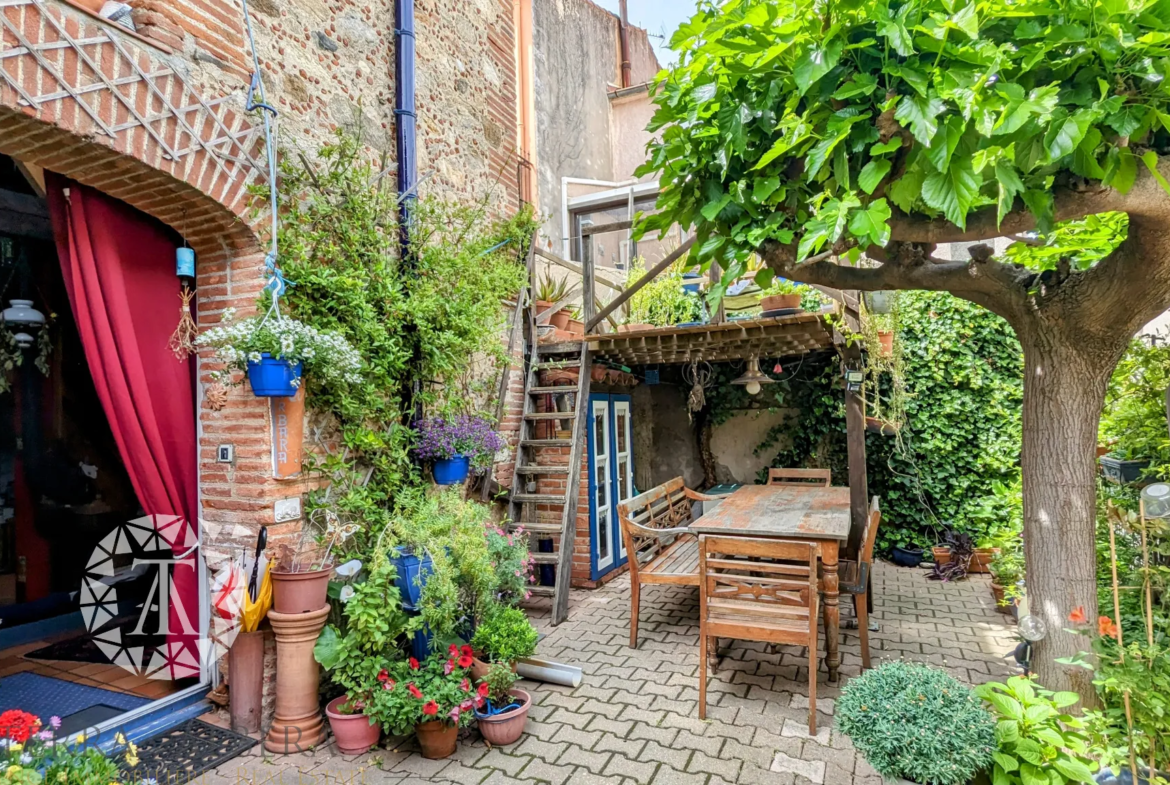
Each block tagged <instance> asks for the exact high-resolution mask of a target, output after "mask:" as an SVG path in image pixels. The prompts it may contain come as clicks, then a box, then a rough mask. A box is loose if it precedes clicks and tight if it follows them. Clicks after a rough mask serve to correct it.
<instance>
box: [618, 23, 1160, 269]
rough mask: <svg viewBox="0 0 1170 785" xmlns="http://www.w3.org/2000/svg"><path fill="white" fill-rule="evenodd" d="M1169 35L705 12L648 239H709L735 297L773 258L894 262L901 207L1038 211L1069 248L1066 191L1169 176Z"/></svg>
mask: <svg viewBox="0 0 1170 785" xmlns="http://www.w3.org/2000/svg"><path fill="white" fill-rule="evenodd" d="M1166 26H1167V13H1166V11H1165V9H1164V8H1163V7H1162V5H1161V4H1158V3H1151V2H1148V1H1147V0H1116V1H1115V2H1099V3H1089V2H1058V0H986V1H985V2H979V3H975V2H965V1H964V0H893V1H890V0H854V1H853V2H846V3H820V4H814V5H809V4H807V3H802V2H798V1H797V0H724V1H723V2H710V3H704V4H703V5H701V6H700V8H699V10H698V13H697V14H695V16H694V17H693V18H692V19H691V20H690V21H689V22H687V23H684V24H683V25H682V26H681V27H680V28H679V29H678V31H677V32H676V33H675V34H674V36H673V38H672V39H671V46H672V47H673V48H674V49H675V51H676V52H678V55H679V59H678V64H677V65H676V66H674V67H673V68H671V69H668V70H666V71H664V72H662V74H660V75H659V77H658V80H657V83H656V90H655V98H654V101H655V103H656V104H657V111H656V113H655V116H654V119H653V121H652V123H651V125H650V131H651V132H653V133H656V134H658V137H657V139H658V140H659V141H656V142H654V143H652V145H651V150H650V159H649V161H648V162H647V164H646V165H645V166H643V167H642V168H641V169H640V170H639V172H638V174H639V175H646V174H658V175H659V177H660V180H659V182H660V185H661V192H660V196H659V202H658V206H659V208H660V210H659V212H658V213H656V214H654V215H652V216H650V217H648V218H646V219H645V222H644V225H643V226H644V229H646V230H648V231H662V230H665V229H667V228H668V227H670V226H672V225H673V224H675V223H678V224H680V225H682V226H683V227H684V228H687V229H690V228H692V227H693V228H694V229H695V231H696V235H697V238H698V242H697V243H696V246H695V247H696V249H698V250H697V251H696V252H695V254H694V255H695V256H697V257H698V259H699V261H700V262H702V263H704V264H705V263H707V262H709V261H711V260H713V259H715V260H718V261H719V263H720V265H721V266H722V268H723V269H724V270H725V276H724V282H730V281H732V280H734V279H735V278H736V277H738V276H740V275H741V274H742V273H743V270H744V267H745V265H746V263H747V258H748V255H749V254H750V253H752V252H754V251H757V250H758V249H760V248H761V246H762V245H763V244H764V243H766V242H767V241H774V242H779V243H782V244H790V243H791V244H795V245H797V246H798V250H797V256H798V258H806V257H808V256H811V255H813V254H817V253H819V252H821V251H823V250H826V249H832V250H833V251H834V252H836V253H845V252H847V251H850V250H851V249H861V250H864V248H865V247H867V246H869V245H871V244H874V245H884V244H885V243H886V241H887V240H888V238H889V236H890V219H891V215H892V212H893V208H895V207H896V208H897V209H898V210H899V211H901V212H902V213H906V214H910V215H911V216H914V217H919V218H930V219H935V218H937V219H940V220H942V219H945V220H946V221H948V222H950V223H952V224H954V225H956V226H959V227H966V225H967V220H968V218H969V216H970V215H971V214H972V212H974V211H976V210H979V209H982V208H986V209H987V210H989V211H990V212H991V213H993V214H994V215H996V216H997V217H998V219H999V220H1002V219H1003V217H1004V215H1006V214H1007V213H1008V212H1010V211H1013V210H1018V209H1021V207H1022V208H1023V209H1027V210H1028V211H1030V212H1031V213H1032V214H1034V215H1035V216H1036V218H1037V221H1038V225H1039V226H1040V228H1041V230H1042V231H1044V232H1047V231H1050V230H1051V229H1052V226H1053V222H1054V218H1055V216H1054V211H1053V198H1052V188H1053V184H1054V182H1055V181H1056V180H1058V179H1068V178H1072V177H1075V178H1081V179H1083V180H1087V181H1089V182H1091V183H1092V184H1093V185H1094V186H1096V185H1098V184H1102V185H1105V186H1110V187H1113V188H1116V189H1118V190H1120V191H1122V192H1125V191H1128V190H1129V188H1130V187H1131V186H1132V185H1133V183H1134V180H1135V177H1136V175H1137V172H1138V169H1139V167H1140V168H1147V167H1148V168H1150V169H1152V170H1153V169H1154V168H1155V167H1156V165H1157V162H1158V156H1159V155H1160V154H1161V153H1162V151H1163V150H1164V149H1165V147H1166V144H1167V130H1166V129H1167V128H1170V114H1167V108H1168V107H1167V102H1168V94H1167V91H1166V89H1165V83H1164V77H1165V76H1166V72H1167V70H1170V60H1167V57H1166V55H1167V51H1168V48H1167V41H1166V37H1165V29H1166ZM761 186H763V187H761ZM1100 228H1101V227H1095V228H1090V229H1088V230H1087V231H1089V232H1090V233H1093V232H1096V231H1097V230H1098V229H1100ZM1112 228H1117V227H1116V226H1114V227H1112ZM1115 240H1116V237H1114V238H1113V239H1109V240H1106V242H1114V241H1115ZM1074 247H1079V246H1077V245H1076V244H1074ZM853 257H854V259H855V258H856V252H855V250H854V254H853ZM1031 258H1032V259H1033V260H1034V261H1035V262H1036V263H1038V264H1040V265H1041V266H1050V265H1054V264H1055V263H1056V260H1057V258H1058V256H1057V255H1054V254H1048V255H1043V254H1034V255H1032V257H1031ZM1094 258H1096V257H1095V255H1094V254H1093V253H1088V254H1083V255H1076V256H1074V258H1073V260H1072V261H1073V262H1074V263H1075V264H1077V265H1078V266H1083V265H1087V264H1091V263H1092V261H1093V260H1094Z"/></svg>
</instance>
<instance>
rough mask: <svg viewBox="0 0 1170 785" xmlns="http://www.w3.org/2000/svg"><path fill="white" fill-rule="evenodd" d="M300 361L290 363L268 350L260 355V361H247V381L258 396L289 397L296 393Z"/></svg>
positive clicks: (299, 376)
mask: <svg viewBox="0 0 1170 785" xmlns="http://www.w3.org/2000/svg"><path fill="white" fill-rule="evenodd" d="M302 369H303V366H302V365H301V363H297V364H296V365H292V364H291V363H289V361H288V360H279V359H277V358H275V357H273V356H272V355H271V354H269V353H268V352H264V354H262V355H260V362H258V363H254V362H252V361H250V360H249V361H248V383H249V384H251V385H252V394H253V395H255V396H256V397H258V398H291V397H293V396H294V395H296V394H297V380H298V379H300V378H301V371H302Z"/></svg>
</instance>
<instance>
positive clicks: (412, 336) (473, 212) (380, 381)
mask: <svg viewBox="0 0 1170 785" xmlns="http://www.w3.org/2000/svg"><path fill="white" fill-rule="evenodd" d="M363 151H364V148H363V146H362V141H361V139H360V138H359V137H356V136H353V135H350V134H347V133H345V132H343V131H338V134H337V138H336V140H335V141H334V142H333V143H332V144H329V145H326V146H324V147H322V148H321V149H320V150H319V151H318V155H317V162H316V163H315V164H312V165H310V164H307V163H304V161H303V159H300V160H299V162H298V157H297V156H293V155H284V156H282V157H281V171H280V200H281V208H282V214H281V223H280V229H279V240H280V260H279V261H280V265H281V267H282V269H283V271H284V274H285V277H286V278H287V279H288V280H289V281H290V282H291V288H290V289H289V291H288V292H287V294H286V295H285V297H284V298H283V300H282V307H283V308H284V310H285V312H286V313H287V314H288V315H290V316H292V317H295V318H296V319H299V320H300V321H302V322H304V323H306V324H308V325H311V326H312V327H314V328H316V329H317V330H319V331H327V332H331V333H336V334H338V335H340V336H341V337H342V338H343V339H344V340H345V341H346V342H348V344H349V345H350V346H352V347H353V348H354V349H355V350H356V351H357V352H358V353H359V354H360V356H361V358H362V360H363V366H362V379H361V383H359V384H350V385H347V386H344V387H339V386H323V385H320V384H318V383H316V382H315V381H314V379H313V378H312V377H311V376H310V377H308V378H307V379H306V384H307V387H308V404H309V406H311V407H312V408H314V409H315V410H317V411H319V412H321V413H324V414H328V415H332V417H333V420H334V422H335V424H336V426H337V436H338V438H339V439H340V442H341V449H337V450H334V451H333V452H332V453H330V454H328V455H318V456H316V463H314V464H311V465H310V468H311V469H313V470H315V471H316V472H318V473H320V474H321V475H323V476H326V477H328V478H330V479H331V480H332V483H331V484H332V490H330V491H329V493H330V497H329V506H330V507H332V508H334V509H335V510H336V511H338V513H340V514H342V515H343V517H345V518H346V519H347V520H354V521H358V522H361V524H362V525H363V532H362V533H361V534H360V535H359V536H358V537H357V538H355V539H354V540H353V541H351V547H353V548H354V550H355V552H358V553H361V552H363V551H365V550H367V549H368V548H370V547H371V545H372V543H373V541H374V540H375V539H376V538H377V536H378V534H379V533H380V532H381V531H382V530H383V529H384V528H385V526H386V525H387V523H388V522H389V514H388V512H387V511H388V510H389V508H390V507H391V500H392V499H394V497H395V494H396V493H397V492H398V491H399V490H400V489H402V488H403V487H404V486H408V485H411V484H414V483H417V482H418V481H419V478H418V476H417V471H416V469H415V467H414V466H413V465H412V462H411V459H410V453H409V451H410V447H411V438H412V436H411V431H410V429H409V428H406V427H403V423H404V422H405V421H407V420H409V419H412V418H411V415H412V413H413V412H414V411H415V406H416V404H419V405H421V406H422V407H423V408H424V409H425V410H426V413H430V414H444V415H450V414H462V413H469V414H473V413H477V412H476V410H477V409H483V410H486V409H488V408H490V403H491V400H490V398H491V395H492V393H491V392H489V391H488V388H491V387H492V380H490V379H484V378H482V369H483V368H491V367H498V362H499V361H500V359H501V354H502V352H503V347H502V345H501V341H500V340H499V335H500V329H499V328H500V327H501V325H502V323H503V321H504V319H505V318H506V315H505V309H504V308H503V307H502V305H501V301H502V300H504V299H506V298H508V297H514V296H516V293H517V292H518V291H519V290H520V288H521V287H522V286H523V284H524V283H525V280H526V271H525V267H524V265H523V264H522V263H521V260H523V259H524V256H525V251H526V247H527V243H528V242H529V241H530V238H531V236H532V231H533V228H534V226H535V220H534V217H533V215H532V213H531V211H524V212H521V213H520V214H518V215H516V216H514V217H513V218H511V219H509V220H506V221H498V220H491V219H489V218H488V217H487V216H486V212H487V203H486V202H484V203H480V204H473V205H465V206H457V205H454V204H446V203H442V202H437V201H432V200H426V199H424V200H420V201H419V202H418V204H417V206H416V208H415V210H414V214H413V215H414V220H413V222H412V226H411V229H410V232H411V241H412V248H413V249H414V258H413V259H412V260H411V264H409V265H406V264H402V262H401V260H400V258H399V244H398V237H399V232H398V227H397V225H396V214H395V213H396V195H395V194H394V190H393V187H392V185H391V184H390V179H389V178H385V177H382V176H381V175H380V174H379V172H381V171H382V170H383V169H384V168H385V166H383V165H378V166H375V165H374V164H373V163H372V162H370V161H369V160H367V159H366V158H365V157H364V152H363ZM256 196H257V198H258V200H262V199H264V198H266V196H267V192H266V190H265V189H259V190H258V191H257V192H256ZM258 204H259V205H260V206H263V203H262V202H259V201H258ZM262 306H263V304H262ZM493 363H496V364H497V365H496V366H493ZM477 371H478V374H477ZM416 382H417V385H416V384H415V383H416ZM415 389H417V397H416V393H415V392H413V390H415ZM323 494H324V491H321V492H316V493H312V494H310V496H309V500H308V505H307V507H308V509H309V512H312V511H313V510H314V509H316V508H317V507H319V506H322V505H323V504H324V498H323Z"/></svg>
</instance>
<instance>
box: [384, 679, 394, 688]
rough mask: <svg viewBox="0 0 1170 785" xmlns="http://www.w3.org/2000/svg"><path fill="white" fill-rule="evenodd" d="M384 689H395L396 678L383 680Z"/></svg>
mask: <svg viewBox="0 0 1170 785" xmlns="http://www.w3.org/2000/svg"><path fill="white" fill-rule="evenodd" d="M382 689H384V690H392V689H394V679H386V681H384V682H382Z"/></svg>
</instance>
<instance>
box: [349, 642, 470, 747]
mask: <svg viewBox="0 0 1170 785" xmlns="http://www.w3.org/2000/svg"><path fill="white" fill-rule="evenodd" d="M470 665H471V648H470V647H469V646H464V647H463V648H462V649H460V648H459V647H458V646H456V645H454V644H452V645H451V646H450V647H449V648H448V649H447V652H446V653H445V654H442V653H436V654H433V655H431V656H430V657H427V658H426V659H425V660H423V661H421V662H420V661H419V660H418V659H416V658H414V657H411V658H410V659H408V660H406V661H405V662H397V663H395V664H393V665H391V666H389V667H388V668H386V669H384V670H382V671H381V672H379V673H378V674H377V676H376V677H375V678H376V680H377V682H378V683H379V685H380V688H379V689H375V690H374V691H373V693H372V694H371V706H370V708H368V709H367V711H368V712H370V713H371V714H372V715H373V716H374V717H376V718H378V719H380V720H381V721H382V724H383V727H384V728H385V730H386V731H387V732H388V733H393V734H395V735H398V736H405V735H407V734H409V733H411V732H413V733H414V734H415V735H416V736H417V738H418V746H419V749H420V751H421V752H422V755H423V757H424V758H429V759H431V760H439V759H442V758H446V757H449V756H450V755H452V754H454V752H455V746H456V743H457V742H458V740H459V728H460V727H462V726H464V725H467V724H468V723H469V722H471V720H472V719H473V717H474V709H475V705H476V702H477V701H479V700H481V699H486V697H487V686H486V685H484V686H482V687H480V689H479V690H478V691H475V690H474V688H473V687H472V683H471V676H470V674H469V673H468V671H467V668H468V667H469V666H470Z"/></svg>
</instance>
